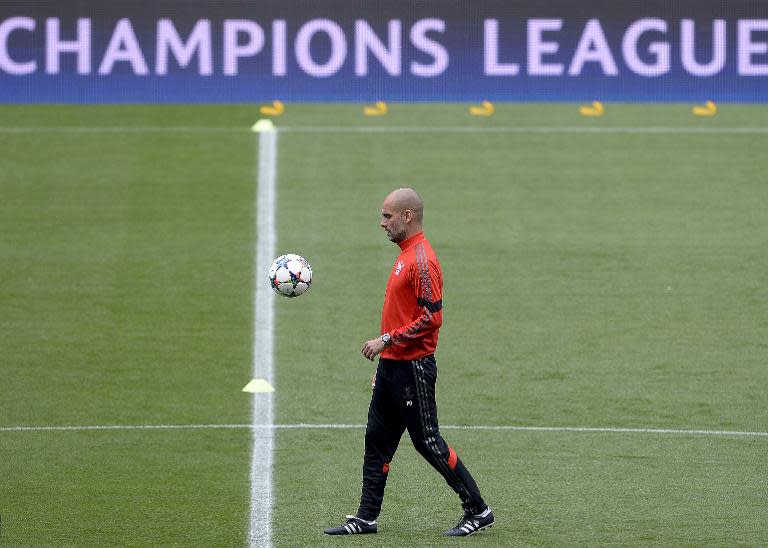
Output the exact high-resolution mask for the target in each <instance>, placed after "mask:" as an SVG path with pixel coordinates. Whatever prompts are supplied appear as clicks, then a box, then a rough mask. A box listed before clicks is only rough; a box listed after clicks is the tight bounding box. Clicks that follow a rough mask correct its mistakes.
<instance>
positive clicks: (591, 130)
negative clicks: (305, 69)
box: [0, 125, 768, 135]
mask: <svg viewBox="0 0 768 548" xmlns="http://www.w3.org/2000/svg"><path fill="white" fill-rule="evenodd" d="M278 129H279V130H280V131H281V132H291V133H510V134H514V133H522V134H528V133H543V134H551V133H553V134H557V133H565V134H570V133H576V134H587V135H588V134H621V133H626V134H658V133H661V134H664V133H671V134H700V135H701V134H704V135H707V134H709V135H720V134H737V135H738V134H744V135H760V134H763V135H768V127H717V126H710V127H703V126H696V127H684V126H683V127H674V126H624V127H607V126H604V127H594V126H479V125H478V126H405V125H404V126H279V127H278ZM250 131H251V128H247V127H240V126H58V127H56V126H52V127H36V126H0V134H15V133H18V134H24V133H53V134H58V133H234V134H238V133H239V134H243V135H245V134H246V133H248V132H250Z"/></svg>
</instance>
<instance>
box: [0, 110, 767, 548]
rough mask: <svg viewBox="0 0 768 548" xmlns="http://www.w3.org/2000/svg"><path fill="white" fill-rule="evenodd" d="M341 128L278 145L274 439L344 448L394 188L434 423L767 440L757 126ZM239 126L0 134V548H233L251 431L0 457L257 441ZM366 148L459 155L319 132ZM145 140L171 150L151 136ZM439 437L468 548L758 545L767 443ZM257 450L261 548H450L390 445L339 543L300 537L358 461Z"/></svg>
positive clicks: (226, 116) (409, 469)
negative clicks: (293, 267) (421, 242)
mask: <svg viewBox="0 0 768 548" xmlns="http://www.w3.org/2000/svg"><path fill="white" fill-rule="evenodd" d="M361 110H362V106H361V105H290V104H289V105H288V106H287V110H286V113H285V114H284V115H282V116H281V117H279V118H277V119H276V120H275V121H276V124H277V126H278V127H281V126H282V127H292V128H296V127H304V128H306V127H313V128H315V129H316V131H311V132H310V131H298V130H293V131H285V132H280V134H279V140H278V170H277V173H278V175H277V202H278V210H277V215H276V219H277V223H276V224H277V226H276V229H277V234H278V252H281V253H282V252H296V253H300V254H302V255H304V256H305V257H307V259H309V261H310V262H311V263H312V266H313V270H314V275H315V280H314V283H313V286H312V288H311V290H310V291H309V293H308V294H307V295H306V296H303V297H301V298H299V299H292V300H288V299H279V300H278V301H277V302H276V303H275V311H276V333H275V334H276V340H275V349H276V356H275V363H276V370H275V374H276V382H275V384H276V388H277V392H276V393H275V422H276V423H278V424H284V425H293V424H299V423H314V424H336V423H347V424H362V423H364V422H365V417H366V412H367V405H368V401H369V397H370V377H371V373H372V365H371V364H370V363H369V362H367V361H366V360H364V359H363V358H362V357H361V356H360V353H359V351H360V347H361V345H362V342H363V341H364V340H366V339H368V338H370V337H372V336H374V335H376V334H377V332H378V324H379V314H380V306H381V301H382V297H383V291H384V284H385V282H386V278H387V275H388V272H389V269H390V267H391V265H392V261H393V260H394V257H395V256H396V248H395V247H394V246H393V245H392V244H391V243H390V242H388V241H387V239H386V237H385V235H384V234H383V232H382V231H381V229H380V228H379V227H378V222H379V208H380V205H381V200H382V199H383V197H384V196H385V195H386V194H387V193H388V192H389V191H390V190H391V189H392V188H394V187H396V186H400V185H405V184H407V185H413V186H415V187H416V188H417V189H418V190H419V191H420V192H421V194H422V195H423V197H424V199H425V202H426V211H425V227H426V232H427V235H428V237H429V238H430V240H431V242H432V244H433V246H434V247H435V249H436V251H437V253H438V255H439V256H440V260H441V263H442V266H443V270H444V277H445V288H444V293H445V295H444V302H445V311H444V326H443V329H442V330H441V340H440V347H439V350H438V367H439V371H440V379H439V381H438V408H439V411H440V420H441V423H442V424H443V425H456V426H476V425H487V426H494V425H496V426H503V425H518V426H533V427H538V426H552V427H555V426H567V427H605V428H613V429H621V428H626V429H641V428H654V429H701V430H710V431H712V430H718V431H733V432H766V431H768V405H766V403H767V402H768V369H766V364H767V363H768V342H767V341H768V312H767V311H768V307H767V303H768V289H767V287H768V286H767V285H766V280H767V279H768V278H767V277H766V273H767V272H768V253H766V250H768V215H767V213H766V212H768V175H766V174H768V154H766V150H768V130H766V129H765V128H766V127H768V108H766V107H764V106H736V105H721V107H720V111H719V113H718V114H717V116H716V117H714V118H708V119H702V118H695V117H693V116H692V115H691V112H690V105H607V107H606V114H605V115H604V116H603V117H600V118H582V117H580V116H579V114H578V105H497V111H496V114H495V115H494V116H492V117H489V118H475V117H471V116H469V114H468V113H467V105H450V104H448V105H390V113H389V114H387V115H386V116H382V117H378V118H366V117H364V116H363V115H362V112H361ZM258 118H259V114H258V108H257V106H90V107H76V106H27V107H22V106H3V107H0V150H1V151H2V152H0V518H1V522H0V523H1V525H0V527H1V529H0V545H8V546H40V545H62V546H63V545H66V546H112V545H119V546H242V545H244V544H246V536H247V532H248V523H249V512H250V510H249V497H250V483H249V466H250V459H251V454H250V452H251V434H250V432H249V430H248V429H244V428H239V429H205V428H202V429H179V430H86V431H83V430H72V431H61V430H34V431H19V430H14V429H12V428H13V427H17V426H24V425H28V426H29V425H33V426H63V425H86V426H88V425H159V424H178V425H185V424H186V425H192V424H200V425H202V424H246V423H249V422H250V421H251V415H250V413H251V403H250V396H249V395H247V394H244V393H242V392H241V388H242V387H243V386H244V385H245V384H246V383H247V382H248V381H249V380H250V378H251V370H252V353H253V325H252V323H253V291H254V268H257V269H258V270H257V271H256V279H257V280H258V282H259V283H263V282H265V280H266V268H267V266H268V265H256V266H254V264H253V256H254V246H255V237H256V234H255V219H254V215H255V207H254V205H255V204H254V202H255V196H256V181H255V169H256V165H257V162H258V158H257V150H258V148H257V139H258V137H257V136H256V135H254V134H253V133H251V132H250V131H249V130H248V128H249V127H250V125H251V124H253V122H255V121H256V120H257V119H258ZM362 125H364V126H372V127H376V126H387V127H390V128H392V127H401V126H402V127H404V128H407V127H414V126H418V127H446V126H450V127H454V128H456V127H464V128H471V129H472V131H456V130H452V131H430V132H411V131H407V130H403V131H394V130H393V131H372V132H364V133H355V132H343V131H330V130H323V129H321V128H327V127H331V126H332V127H340V126H362ZM72 126H77V127H80V128H90V129H87V130H79V131H71V130H67V129H63V128H71V127H72ZM168 126H175V127H180V126H185V127H187V128H188V129H187V130H176V131H157V130H149V129H147V128H153V127H154V128H162V127H168ZM648 126H653V127H667V128H678V129H680V128H682V129H686V130H687V131H679V130H674V131H659V132H647V131H636V130H637V128H643V127H648ZM98 127H102V128H103V129H102V130H101V131H96V130H95V129H94V128H98ZM510 127H515V128H532V127H535V128H550V129H549V130H546V131H544V130H541V129H539V130H536V131H529V130H522V129H520V130H517V131H511V132H510V131H494V130H493V128H497V129H498V128H510ZM141 128H144V129H141ZM200 128H203V129H202V130H201V129H200ZM204 128H209V129H208V130H205V129H204ZM227 128H229V129H227ZM238 128H239V129H238ZM562 128H569V129H567V130H563V129H562ZM606 128H625V129H624V130H621V131H617V132H605V131H602V130H604V129H606ZM632 128H634V130H633V129H632ZM728 128H763V129H762V130H757V131H745V132H738V131H732V130H729V129H728ZM487 129H490V131H486V130H487ZM443 435H444V436H445V437H446V439H447V440H448V442H449V443H450V444H451V445H452V446H454V447H455V448H456V450H457V452H458V453H459V455H460V456H461V457H462V459H463V460H464V461H465V462H466V463H467V465H468V467H469V468H470V470H471V471H472V472H473V474H474V475H475V477H476V479H477V481H478V483H479V485H480V487H481V489H482V491H483V494H484V496H485V497H486V499H487V500H488V502H489V503H490V504H491V506H492V507H493V509H494V512H495V514H496V516H497V523H496V525H495V526H494V527H493V528H492V529H491V530H490V531H488V532H487V533H484V534H483V535H478V537H477V538H473V539H469V541H470V542H471V543H472V544H477V545H480V544H482V545H487V546H564V545H580V546H595V545H606V544H611V545H642V544H647V545H667V546H681V545H691V546H709V545H713V546H726V545H727V546H733V545H760V544H764V543H765V541H766V539H768V525H766V524H767V523H768V519H766V516H767V515H768V514H766V500H767V499H766V494H765V478H766V476H765V473H766V472H765V471H766V470H767V469H768V437H767V436H756V435H751V436H739V435H703V434H681V433H668V434H663V433H639V432H621V431H606V432H568V431H556V430H554V431H547V430H532V431H515V430H477V429H450V428H447V429H445V430H444V431H443ZM275 440H276V445H275V455H274V458H275V461H274V462H275V465H274V470H273V481H274V494H275V500H274V505H273V543H274V545H275V546H286V547H290V546H338V545H341V544H344V545H345V546H408V545H413V546H448V545H452V544H455V542H456V541H455V540H454V541H452V540H450V539H444V538H442V537H441V533H442V531H443V530H445V529H446V528H448V527H449V526H450V525H452V524H453V522H455V521H456V520H457V519H458V517H459V514H460V509H459V506H458V503H457V499H456V497H455V495H454V494H453V492H452V491H450V489H449V488H448V487H447V486H446V485H445V484H444V483H443V481H442V479H441V478H440V477H439V476H438V475H437V473H436V472H434V471H432V470H431V469H430V468H429V466H428V465H427V464H426V463H425V462H424V461H422V460H421V458H420V457H419V456H418V455H417V454H416V452H415V451H414V450H413V448H412V447H411V445H410V441H409V440H408V438H407V436H405V437H404V438H403V442H402V444H401V447H400V450H399V452H398V454H397V455H396V457H395V459H394V461H393V463H392V468H391V472H390V481H389V485H388V488H387V495H386V497H385V501H384V508H383V513H382V515H381V517H380V520H379V522H380V533H379V535H377V536H375V537H361V538H349V539H337V538H328V537H323V536H322V535H321V531H322V529H323V528H324V527H327V526H330V525H336V524H338V523H339V522H340V520H341V519H342V518H343V515H344V514H346V513H350V512H354V511H355V509H356V507H357V501H358V497H359V487H360V474H361V464H362V462H361V460H362V448H363V431H362V430H361V429H343V430H338V429H337V430H334V429H312V430H310V429H281V430H278V431H277V432H276V434H275Z"/></svg>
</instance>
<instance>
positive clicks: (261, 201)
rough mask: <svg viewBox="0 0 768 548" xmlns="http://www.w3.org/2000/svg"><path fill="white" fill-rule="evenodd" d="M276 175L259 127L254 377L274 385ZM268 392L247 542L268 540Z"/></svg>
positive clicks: (258, 403)
mask: <svg viewBox="0 0 768 548" xmlns="http://www.w3.org/2000/svg"><path fill="white" fill-rule="evenodd" d="M276 180H277V131H275V130H274V129H266V130H264V131H261V132H260V133H259V164H258V173H257V187H258V189H257V191H256V252H255V254H254V265H253V272H254V280H253V285H254V292H253V308H254V313H253V378H254V379H263V380H265V381H266V382H268V383H269V384H270V385H272V386H274V385H275V381H274V363H273V359H274V358H273V356H274V301H273V295H272V289H271V288H270V287H269V286H268V285H267V284H266V283H265V281H266V279H267V278H266V269H267V268H268V267H269V265H270V264H271V263H272V259H274V257H275V247H276V239H277V234H276V230H275V205H276V203H277V199H276V194H277V190H276ZM272 397H273V396H272V393H271V392H262V393H258V394H253V395H252V396H251V401H252V402H253V419H252V421H253V424H254V425H257V424H264V425H266V426H267V428H253V430H252V434H251V435H252V440H253V441H252V447H251V515H250V521H249V530H248V545H249V546H250V547H252V548H255V547H259V548H262V547H265V548H266V547H271V546H272V499H273V497H272V460H273V457H274V449H275V448H274V428H270V427H269V426H270V425H272V423H273V422H274V419H273V416H272V409H273V400H272Z"/></svg>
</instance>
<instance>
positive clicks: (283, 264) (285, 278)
mask: <svg viewBox="0 0 768 548" xmlns="http://www.w3.org/2000/svg"><path fill="white" fill-rule="evenodd" d="M311 284H312V267H311V266H310V265H309V262H308V261H307V260H306V259H305V258H304V257H302V256H300V255H296V254H294V253H287V254H285V255H280V256H279V257H278V258H277V259H275V260H274V261H273V262H272V266H270V267H269V285H271V286H272V289H274V290H275V291H277V292H278V293H279V294H280V295H282V296H283V297H298V296H299V295H303V294H304V293H306V291H307V289H309V286H310V285H311Z"/></svg>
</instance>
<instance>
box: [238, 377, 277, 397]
mask: <svg viewBox="0 0 768 548" xmlns="http://www.w3.org/2000/svg"><path fill="white" fill-rule="evenodd" d="M274 391H275V389H274V387H273V386H272V385H271V384H269V383H268V382H267V380H266V379H253V380H252V381H251V382H249V383H248V384H246V385H245V386H244V387H243V392H251V393H253V394H258V393H260V392H274Z"/></svg>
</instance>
